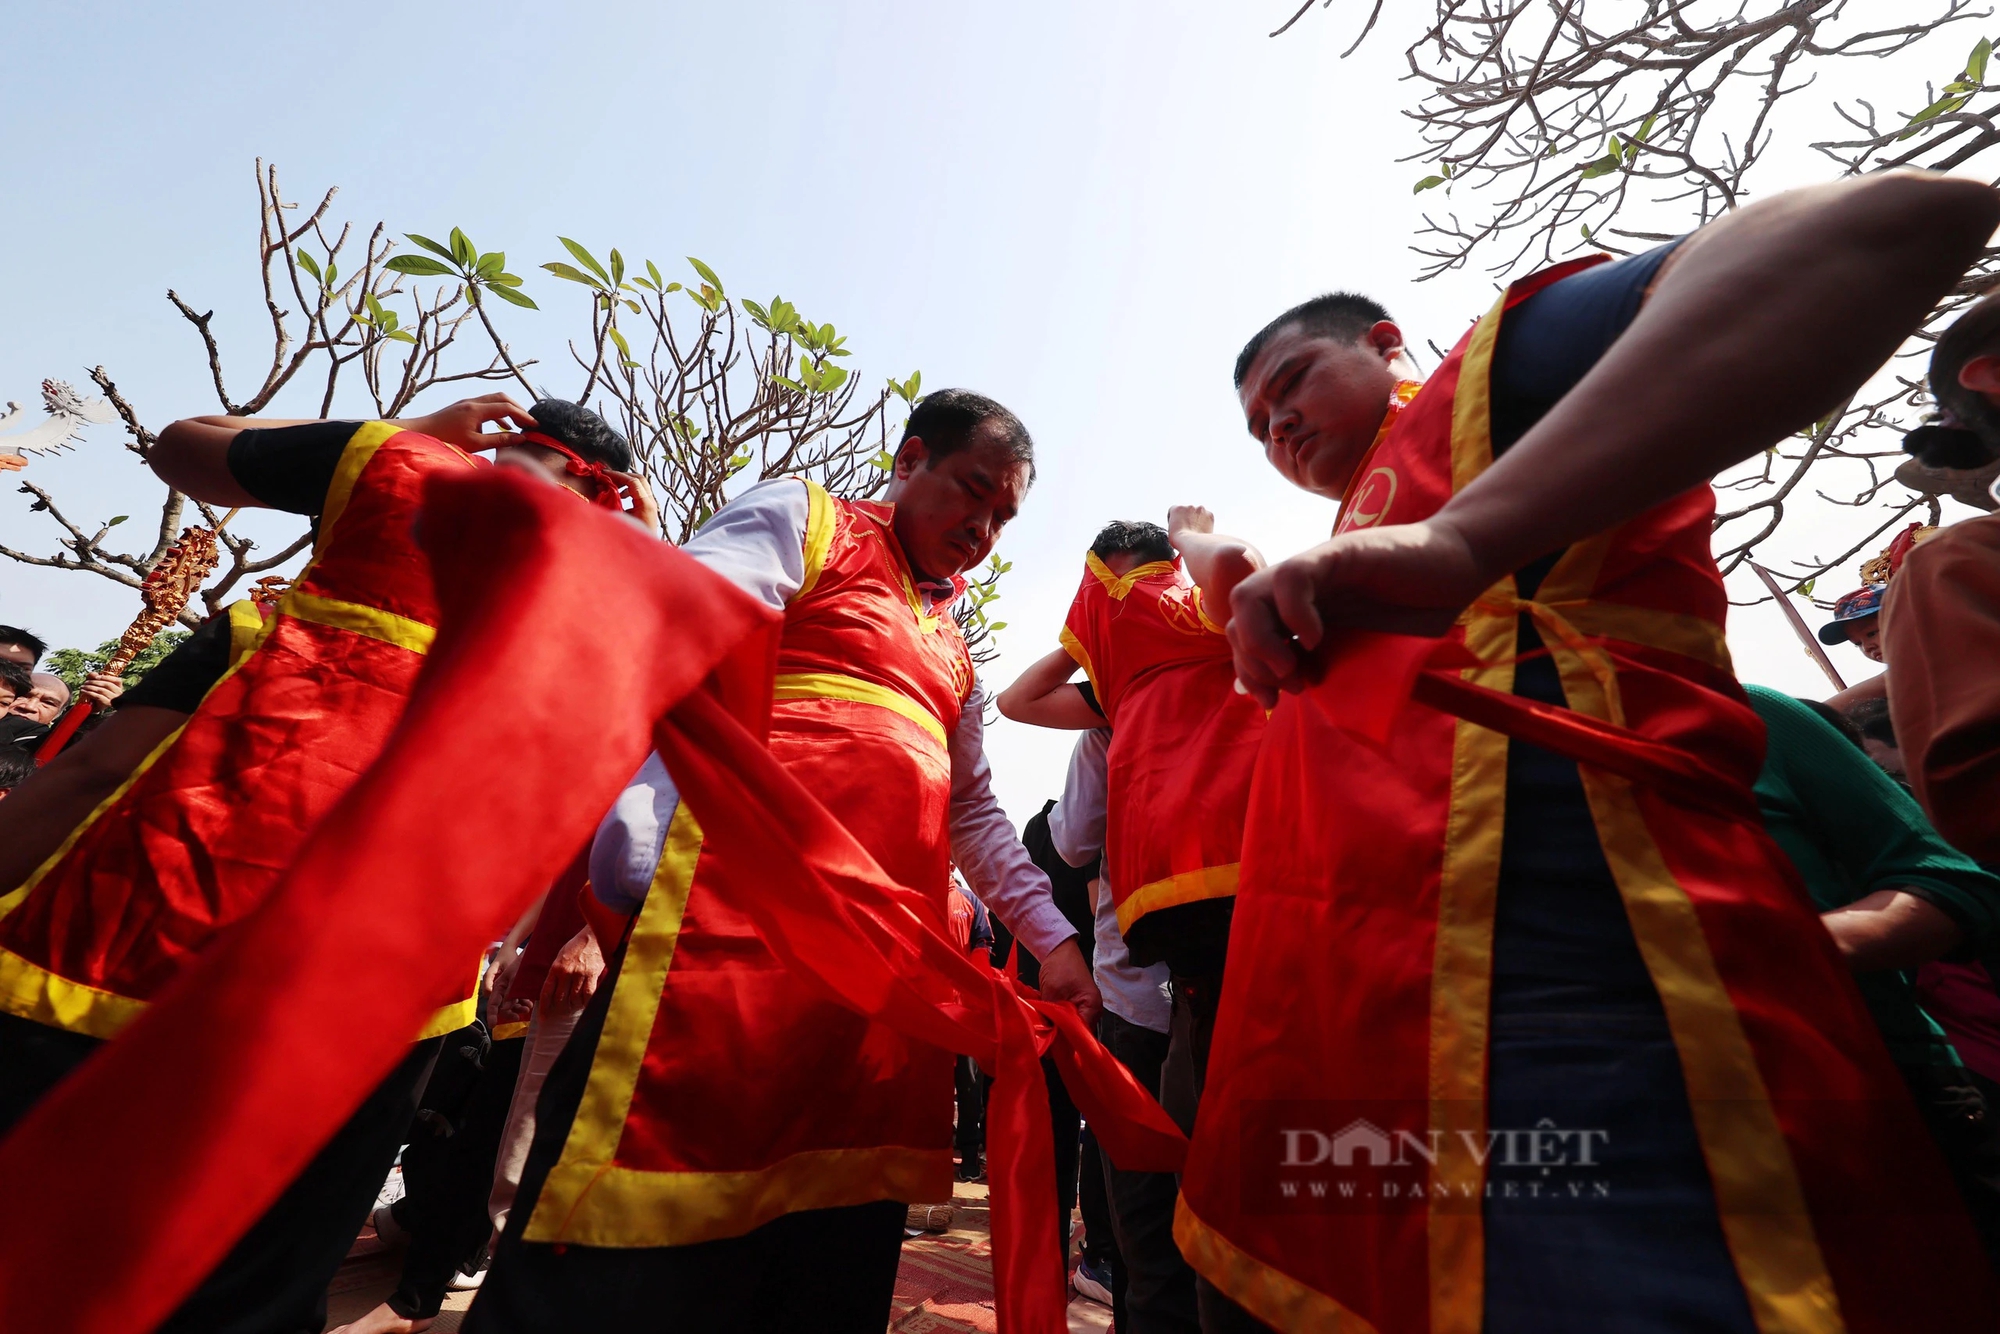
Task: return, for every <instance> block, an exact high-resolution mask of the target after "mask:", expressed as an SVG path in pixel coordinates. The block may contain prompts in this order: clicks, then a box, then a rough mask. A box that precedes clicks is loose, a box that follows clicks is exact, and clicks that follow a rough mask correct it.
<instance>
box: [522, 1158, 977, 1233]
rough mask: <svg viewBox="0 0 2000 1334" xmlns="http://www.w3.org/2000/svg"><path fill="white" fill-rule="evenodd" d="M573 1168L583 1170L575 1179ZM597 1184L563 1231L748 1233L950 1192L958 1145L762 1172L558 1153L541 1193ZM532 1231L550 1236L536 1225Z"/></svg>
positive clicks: (796, 1161) (792, 1161) (805, 1161)
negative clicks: (576, 1161) (686, 1168)
mask: <svg viewBox="0 0 2000 1334" xmlns="http://www.w3.org/2000/svg"><path fill="white" fill-rule="evenodd" d="M566 1178H574V1180H571V1179H566ZM551 1191H559V1192H563V1193H564V1194H581V1193H582V1192H583V1191H588V1192H589V1213H588V1214H587V1215H586V1216H584V1217H580V1218H576V1219H574V1220H572V1222H571V1223H570V1225H569V1226H568V1227H566V1228H565V1229H564V1231H563V1235H562V1237H561V1238H560V1239H561V1240H562V1241H564V1242H568V1243H572V1244H574V1245H578V1246H606V1247H639V1246H689V1245H693V1244H695V1243H697V1242H703V1241H718V1240H721V1239H723V1238H726V1237H740V1236H742V1235H743V1234H744V1233H746V1232H749V1231H751V1230H752V1229H754V1228H758V1227H762V1226H763V1225H764V1224H766V1223H768V1222H770V1221H771V1220H772V1219H774V1218H778V1217H780V1216H782V1215H784V1214H790V1213H799V1212H802V1211H803V1210H807V1209H837V1208H841V1207H844V1206H846V1205H851V1204H869V1203H872V1202H874V1201H876V1200H903V1199H911V1200H935V1199H941V1198H943V1197H944V1196H945V1195H948V1194H950V1193H951V1150H949V1149H912V1148H907V1147H903V1146H900V1145H894V1146H887V1147H882V1148H869V1149H815V1150H809V1151H807V1152H804V1153H795V1154H793V1155H791V1156H790V1157H788V1158H785V1159H783V1160H782V1161H779V1162H777V1163H773V1164H772V1165H771V1166H769V1167H766V1168H763V1169H760V1170H758V1171H755V1172H648V1171H643V1170H641V1169H638V1168H632V1167H618V1166H605V1167H602V1168H598V1169H595V1170H593V1171H591V1172H590V1173H588V1175H587V1176H586V1175H584V1174H583V1173H581V1172H580V1171H579V1170H578V1169H576V1168H565V1167H564V1166H563V1165H562V1164H560V1163H558V1164H557V1165H556V1166H555V1167H554V1168H553V1169H551V1170H550V1172H549V1175H548V1179H547V1180H546V1181H545V1182H544V1183H543V1185H542V1196H543V1198H544V1199H546V1198H548V1196H549V1193H550V1192H551ZM541 1218H542V1209H541V1206H540V1205H539V1204H537V1205H536V1208H535V1218H534V1220H533V1221H531V1222H530V1223H529V1232H528V1233H527V1239H528V1240H530V1241H536V1240H541V1239H542V1238H541V1237H540V1236H538V1235H537V1233H536V1232H535V1231H534V1228H535V1226H536V1224H537V1223H539V1222H540V1220H541Z"/></svg>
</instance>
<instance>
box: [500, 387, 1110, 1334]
mask: <svg viewBox="0 0 2000 1334" xmlns="http://www.w3.org/2000/svg"><path fill="white" fill-rule="evenodd" d="M1033 459H1034V455H1033V444H1032V442H1031V440H1030V439H1029V437H1028V433H1027V430H1026V428H1025V427H1023V426H1022V425H1021V423H1020V421H1019V420H1018V419H1017V418H1016V417H1015V416H1014V414H1013V413H1011V412H1009V411H1007V409H1006V408H1004V407H1002V406H1001V405H1000V404H998V403H996V402H994V401H993V400H991V399H989V398H986V397H983V396H982V395H979V394H974V393H970V392H967V391H964V390H942V391H939V392H937V393H934V394H931V395H929V396H928V397H926V398H925V399H924V400H923V401H922V402H921V403H920V404H918V406H917V407H916V409H915V410H914V411H913V412H912V413H911V414H910V419H909V422H908V424H907V425H906V427H905V428H904V434H903V440H902V443H901V445H900V446H899V448H898V450H897V453H896V459H895V466H894V472H893V474H892V478H891V481H890V484H889V488H888V490H887V492H886V494H885V496H884V499H883V500H882V501H849V500H841V499H837V498H835V497H833V496H830V495H828V494H827V492H826V491H825V490H824V489H822V488H821V487H819V486H817V485H815V484H813V483H810V482H806V481H801V480H797V479H787V480H780V481H773V482H769V483H766V484H764V485H762V486H758V487H755V488H753V489H751V490H750V491H748V492H746V493H745V494H744V495H742V496H740V497H738V498H737V499H736V500H734V501H732V502H731V503H730V504H729V505H727V506H725V507H724V508H723V509H722V510H720V511H719V512H717V514H716V515H715V517H714V518H713V519H712V520H711V521H710V522H709V523H708V524H707V525H706V526H705V527H704V528H703V529H702V531H701V532H700V533H699V534H697V535H696V537H695V538H694V540H692V541H691V542H689V543H688V545H687V547H686V550H687V552H688V554H690V555H693V556H695V557H697V558H699V559H700V560H702V561H703V562H704V563H706V564H708V565H709V566H710V567H711V568H713V569H715V570H717V571H718V572H720V573H722V574H724V575H726V576H727V577H728V578H729V579H731V581H732V582H734V583H736V584H737V586H739V587H741V588H744V589H746V590H747V591H750V592H752V593H754V594H755V595H757V596H758V597H760V598H762V599H763V600H764V601H766V602H767V603H769V604H770V605H772V606H774V607H782V608H783V609H784V612H785V623H784V631H783V639H782V643H781V645H780V647H779V649H778V655H777V677H776V683H775V690H774V696H775V701H776V702H775V704H774V707H773V710H772V718H771V729H770V748H771V751H772V753H773V755H774V756H775V757H776V758H777V759H778V760H779V762H780V763H782V764H783V765H784V766H786V767H787V768H788V769H790V770H791V771H792V772H793V773H794V774H795V775H797V776H798V777H799V778H800V779H801V780H802V781H803V782H804V783H805V784H806V785H807V786H808V787H810V788H811V790H812V792H813V795H814V796H815V797H817V798H818V799H819V800H820V801H821V802H823V803H824V804H825V805H826V806H827V808H828V809H829V810H830V811H832V812H833V813H834V814H835V815H836V816H837V817H838V818H839V819H840V820H841V821H842V822H843V823H844V824H845V825H846V826H847V828H848V830H849V831H850V832H851V833H852V834H853V835H854V836H855V838H856V839H857V840H858V841H859V842H860V843H861V844H862V846H863V847H865V848H866V849H867V850H868V851H869V853H870V854H871V855H872V856H873V857H874V858H875V860H876V861H877V862H878V863H880V865H881V866H882V868H883V870H885V871H886V872H887V873H888V874H889V876H890V877H891V878H893V879H894V880H896V881H897V882H898V883H900V884H903V885H905V886H908V887H910V888H912V889H914V890H917V891H919V892H921V893H923V894H924V895H925V896H926V897H927V900H928V902H927V906H928V907H929V908H930V909H932V910H933V925H934V926H935V927H936V928H937V929H938V930H940V931H942V930H943V929H944V928H945V901H946V896H947V894H948V893H949V892H950V868H951V866H952V865H953V864H954V863H955V864H956V865H957V866H958V868H959V869H960V871H961V872H962V873H963V874H964V875H965V877H966V879H967V880H968V881H969V882H970V884H971V886H972V888H973V890H974V892H975V893H977V894H978V896H979V898H980V899H981V900H982V901H983V902H984V903H985V904H986V906H987V907H988V909H989V910H991V911H992V912H994V913H996V914H998V916H999V917H1000V919H1001V920H1002V921H1003V922H1005V923H1006V924H1007V926H1008V927H1009V928H1010V929H1011V930H1012V931H1013V932H1014V934H1015V936H1016V938H1017V939H1018V940H1020V942H1021V943H1022V945H1023V946H1024V947H1025V948H1027V949H1028V950H1029V951H1030V952H1032V953H1033V954H1034V955H1036V956H1037V957H1038V958H1039V959H1040V960H1041V963H1042V971H1041V989H1042V992H1043V994H1044V995H1045V996H1047V997H1050V998H1052V999H1058V1000H1064V1001H1069V1002H1072V1003H1074V1004H1076V1006H1077V1008H1078V1009H1079V1011H1082V1012H1083V1016H1084V1018H1085V1019H1086V1021H1089V1020H1092V1019H1094V1018H1095V1015H1096V1009H1097V999H1098V998H1097V993H1096V989H1095V987H1094V986H1093V985H1092V983H1091V981H1090V974H1089V969H1088V967H1087V966H1086V964H1085V963H1084V959H1083V955H1082V952H1081V951H1080V949H1079V948H1078V945H1077V941H1076V932H1075V929H1074V928H1073V927H1072V926H1071V925H1070V924H1069V923H1068V921H1066V920H1065V919H1064V917H1063V916H1062V914H1061V913H1060V912H1059V911H1058V910H1057V909H1056V907H1055V905H1054V903H1053V902H1052V901H1051V899H1050V895H1049V886H1048V880H1047V878H1046V877H1045V876H1044V875H1043V874H1042V873H1041V872H1040V871H1039V870H1036V869H1035V867H1034V864H1033V863H1032V861H1031V860H1030V859H1029V856H1028V854H1027V852H1026V850H1025V849H1023V848H1022V847H1021V845H1020V842H1019V840H1018V838H1017V837H1016V835H1015V832H1014V828H1013V826H1012V824H1011V823H1010V822H1009V821H1008V819H1007V817H1006V814H1005V812H1004V811H1002V810H1001V809H1000V807H999V805H998V803H997V802H996V801H995V800H994V797H993V793H992V788H991V785H990V777H989V770H988V767H987V763H986V758H985V753H984V743H983V731H982V718H981V714H982V711H983V710H984V708H985V701H986V696H985V692H984V690H983V689H982V688H981V687H980V686H979V684H978V682H977V681H976V679H975V677H974V674H973V665H972V660H971V657H970V655H969V653H968V652H967V649H966V646H965V642H964V640H963V639H962V638H961V636H960V634H959V631H958V627H957V625H956V623H955V622H954V621H953V619H952V614H951V604H952V602H953V601H954V600H955V599H956V598H957V597H958V596H959V595H960V594H961V593H962V592H963V591H964V587H965V581H964V579H963V578H962V577H961V575H962V572H963V571H965V570H967V569H970V568H971V567H973V566H974V565H976V564H978V563H979V562H980V561H982V560H984V559H985V557H986V555H987V553H988V552H989V551H991V550H992V548H993V544H994V542H995V540H996V539H997V538H998V537H999V535H1000V530H1001V529H1002V528H1003V527H1004V526H1005V525H1006V524H1007V522H1008V521H1009V520H1010V519H1012V518H1013V517H1014V514H1015V512H1016V511H1017V509H1018V508H1019V506H1020V504H1021V501H1022V499H1023V498H1024V497H1025V495H1026V493H1027V490H1028V486H1029V484H1030V483H1031V481H1032V480H1033V478H1034V462H1033ZM760 873H761V867H760V866H759V865H757V864H748V865H746V864H741V863H737V862H733V861H731V860H729V859H728V858H726V857H723V856H721V855H720V854H718V853H716V852H715V851H714V850H713V849H708V848H705V847H704V845H703V838H702V831H701V828H700V826H699V824H698V823H697V822H696V821H695V819H694V816H693V814H692V812H691V811H690V809H689V808H688V806H687V805H685V804H684V803H683V802H682V800H681V797H680V792H679V789H678V788H677V786H676V784H675V780H674V778H673V776H672V775H670V774H669V773H668V772H667V771H666V769H665V767H664V765H663V764H662V763H661V761H660V759H659V757H658V756H654V757H653V758H652V759H651V760H650V761H649V762H648V763H647V765H646V766H645V768H644V769H642V770H641V771H640V773H639V775H638V777H637V778H636V779H635V780H634V782H633V785H632V786H631V787H630V788H628V789H627V791H626V792H625V793H624V795H623V796H622V797H621V798H620V799H619V801H618V803H617V804H616V805H615V806H614V808H613V810H612V812H611V815H610V816H609V817H608V818H607V820H606V822H605V825H604V827H603V828H602V829H601V830H600V831H599V834H598V839H597V845H596V849H595V851H594V853H593V856H592V862H591V884H592V887H593V889H594V891H595V892H596V893H597V895H598V896H599V897H600V898H603V899H605V900H606V901H607V902H609V903H610V904H611V905H612V906H613V907H615V908H618V909H619V910H621V911H636V916H635V917H634V919H633V922H632V926H631V928H630V930H629V932H628V933H627V935H626V938H625V941H624V943H623V946H622V948H621V950H620V952H619V954H618V957H617V958H616V959H615V960H614V961H613V963H612V965H611V967H610V969H609V971H608V972H607V973H606V976H605V979H604V983H603V984H602V985H601V986H600V987H599V989H598V992H597V995H596V996H595V998H594V999H593V1000H592V1002H591V1005H590V1007H589V1009H588V1010H586V1011H585V1014H584V1019H583V1022H582V1023H581V1025H579V1027H578V1029H577V1032H576V1035H575V1037H574V1039H573V1040H572V1041H571V1042H570V1044H569V1046H568V1048H567V1049H566V1050H565V1051H564V1053H563V1055H562V1056H561V1057H560V1058H559V1059H558V1060H557V1062H556V1065H555V1068H554V1069H553V1070H552V1071H551V1073H550V1075H549V1080H548V1084H547V1086H546V1087H545V1089H544V1091H543V1096H542V1102H541V1106H540V1112H539V1116H538V1124H537V1128H536V1135H535V1144H534V1147H533V1149H532V1150H531V1152H530V1154H529V1159H528V1165H527V1168H526V1170H525V1172H524V1173H523V1176H522V1180H521V1187H520V1191H519V1193H518V1195H517V1197H516V1202H515V1206H514V1208H513V1211H512V1213H511V1214H510V1216H509V1219H508V1224H507V1231H506V1234H505V1235H504V1236H503V1237H502V1239H501V1242H500V1246H499V1248H498V1250H497V1252H496V1254H495V1257H494V1262H493V1267H492V1270H491V1272H490V1273H489V1275H488V1277H487V1280H486V1283H485V1285H484V1287H483V1289H482V1291H481V1294H480V1297H479V1299H478V1301H477V1302H476V1303H475V1304H474V1306H473V1310H472V1315H471V1318H470V1322H469V1324H468V1328H472V1329H480V1330H485V1331H495V1330H506V1331H515V1330H521V1331H528V1330H547V1329H557V1328H563V1329H582V1328H593V1329H594V1328H603V1329H636V1328H640V1327H661V1328H677V1329H678V1328H687V1329H716V1328H731V1329H758V1330H762V1329H771V1330H792V1329H812V1330H816V1331H833V1332H843V1331H864V1330H865V1331H867V1332H868V1334H879V1331H880V1330H881V1329H882V1328H883V1327H884V1325H885V1324H886V1323H887V1320H888V1313H889V1302H890V1297H891V1294H892V1292H893V1288H894V1284H895V1276H896V1267H897V1256H898V1252H899V1249H900V1247H901V1244H902V1239H903V1221H904V1217H905V1203H906V1202H908V1201H912V1200H939V1199H946V1198H949V1196H950V1192H951V1189H952V1153H951V1115H952V1094H953V1080H952V1065H953V1062H952V1057H951V1055H950V1053H948V1052H945V1051H942V1050H940V1049H937V1048H935V1047H930V1046H926V1045H922V1044H918V1043H915V1042H912V1041H910V1040H908V1039H906V1038H903V1037H901V1036H899V1035H898V1034H896V1033H895V1032H894V1031H892V1030H891V1029H889V1028H888V1027H887V1026H885V1025H882V1024H878V1023H874V1022H872V1021H869V1020H867V1019H864V1018H862V1017H861V1016H860V1015H858V1014H856V1013H855V1012H854V1011H852V1010H849V1009H845V1008H843V1007H841V1006H839V1005H836V1004H834V1003H833V1002H832V1001H830V1000H828V999H827V998H826V996H825V993H824V991H823V990H821V989H820V988H819V986H818V985H816V984H815V983H813V982H812V981H810V980H808V979H806V978H804V977H801V976H798V975H795V974H793V973H792V972H791V971H789V970H788V969H787V968H786V967H785V966H784V965H783V964H782V963H781V962H780V961H779V960H778V959H777V958H776V957H775V956H774V955H773V954H772V953H771V951H770V949H769V948H768V947H767V946H765V945H764V944H763V942H762V941H761V939H760V938H759V937H758V935H757V933H756V931H755V929H754V927H753V925H752V923H751V919H749V918H748V917H747V916H746V915H745V914H744V912H743V910H742V909H741V908H740V907H738V906H737V904H738V902H740V899H739V897H738V896H740V895H742V894H744V893H761V894H771V895H783V894H785V893H786V892H787V886H786V885H784V884H783V883H764V882H763V881H762V880H760V878H759V877H760Z"/></svg>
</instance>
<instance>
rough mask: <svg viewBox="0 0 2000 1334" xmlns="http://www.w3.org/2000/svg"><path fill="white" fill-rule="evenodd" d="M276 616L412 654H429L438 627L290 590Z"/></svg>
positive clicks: (357, 604) (279, 606)
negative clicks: (345, 632) (352, 634)
mask: <svg viewBox="0 0 2000 1334" xmlns="http://www.w3.org/2000/svg"><path fill="white" fill-rule="evenodd" d="M278 611H279V614H281V615H284V616H290V617H292V618H293V619H294V620H300V621H310V622H312V623H313V624H314V625H330V626H333V627H334V628H335V629H339V630H352V631H354V632H355V633H356V634H360V635H367V636H368V637H369V638H370V639H379V640H381V641H382V642H383V643H385V644H394V645H395V646H396V647H397V648H405V649H408V650H409V651H410V652H412V653H428V652H430V648H431V642H432V641H433V640H435V639H436V638H437V627H435V626H430V625H425V624H424V623H423V622H422V621H414V620H411V619H410V618H409V617H407V616H398V615H397V614H396V613H395V612H393V611H383V610H382V609H381V608H380V607H366V606H363V605H362V604H361V603H359V602H342V601H340V600H339V599H338V598H328V597H321V596H320V595H319V594H317V593H301V592H298V591H297V590H293V591H292V592H289V593H287V594H285V596H284V597H283V598H281V599H279V601H278Z"/></svg>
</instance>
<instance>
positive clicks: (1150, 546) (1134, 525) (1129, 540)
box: [1090, 519, 1174, 561]
mask: <svg viewBox="0 0 2000 1334" xmlns="http://www.w3.org/2000/svg"><path fill="white" fill-rule="evenodd" d="M1126 552H1130V553H1131V554H1132V555H1134V556H1138V557H1140V558H1141V559H1143V560H1148V561H1155V560H1172V559H1173V558H1174V544H1173V543H1172V542H1169V541H1168V540H1167V530H1166V529H1164V528H1162V527H1160V525H1158V524H1157V523H1145V522H1141V521H1137V520H1132V519H1113V520H1112V521H1111V522H1110V523H1107V524H1105V525H1104V527H1103V528H1101V529H1100V530H1098V534H1097V536H1096V537H1095V538H1094V539H1092V541H1091V543H1090V554H1091V555H1093V556H1095V557H1097V558H1098V559H1099V560H1107V559H1109V558H1110V557H1112V556H1118V555H1123V554H1125V553H1126Z"/></svg>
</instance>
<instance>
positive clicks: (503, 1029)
mask: <svg viewBox="0 0 2000 1334" xmlns="http://www.w3.org/2000/svg"><path fill="white" fill-rule="evenodd" d="M461 1027H462V1025H461ZM527 1031H528V1025H527V1024H526V1023H515V1024H495V1025H494V1026H493V1033H492V1037H493V1040H494V1041H495V1042H505V1041H506V1040H507V1039H508V1038H518V1037H520V1036H521V1035H522V1034H523V1033H525V1032H527Z"/></svg>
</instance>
